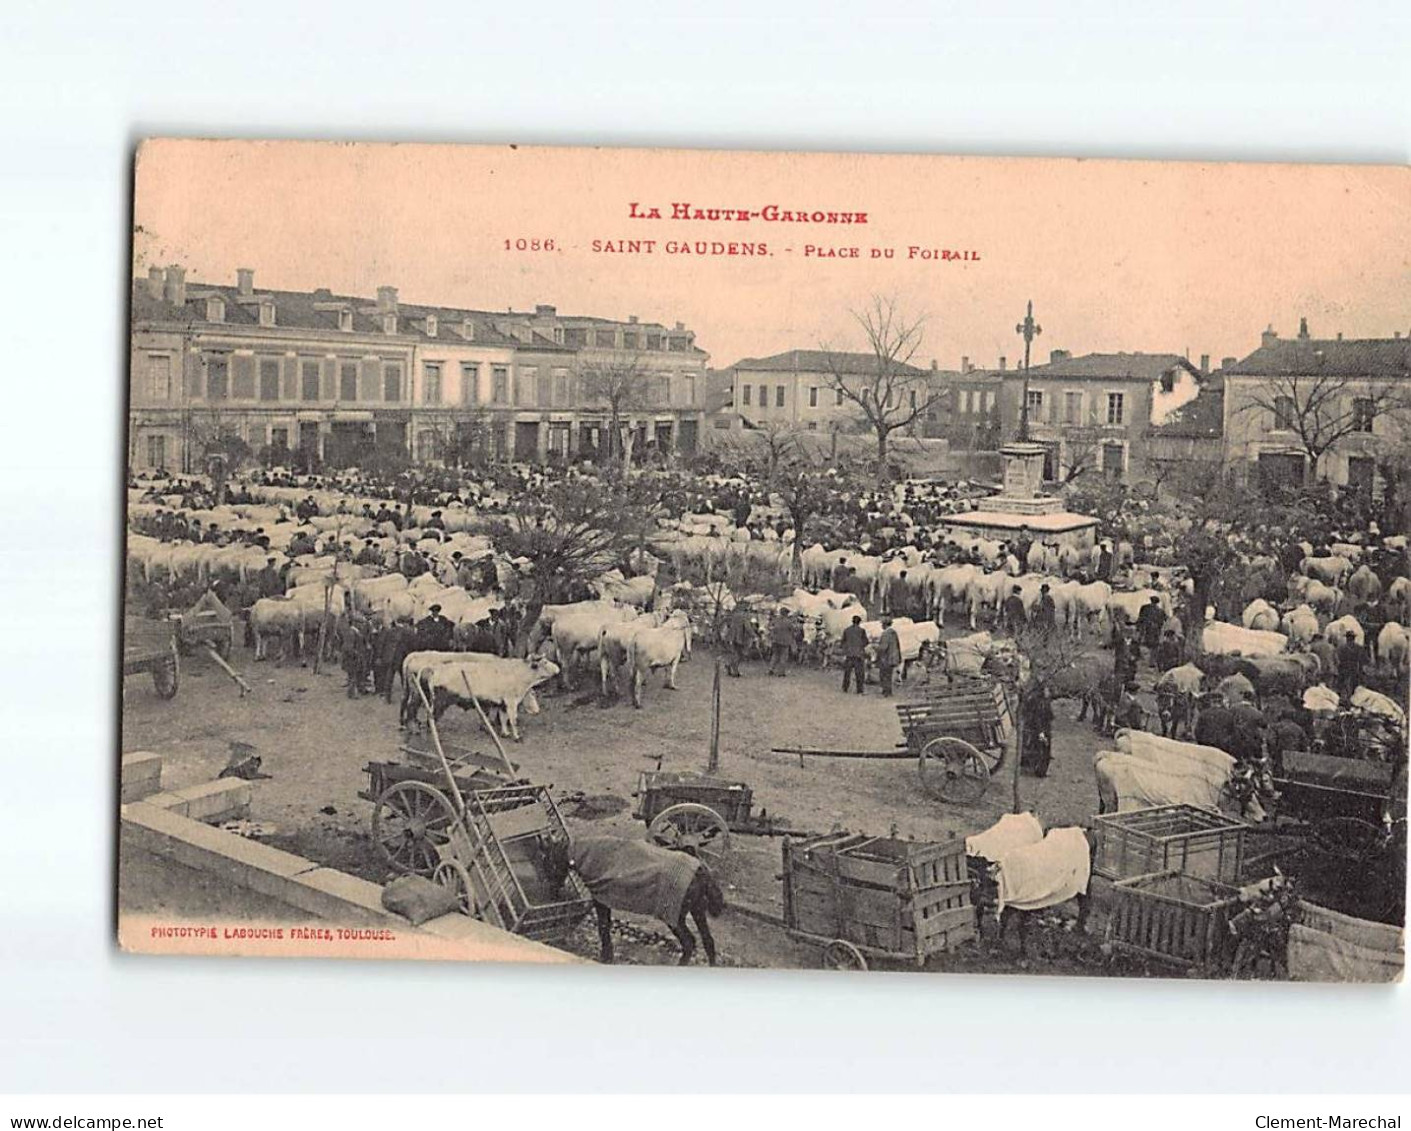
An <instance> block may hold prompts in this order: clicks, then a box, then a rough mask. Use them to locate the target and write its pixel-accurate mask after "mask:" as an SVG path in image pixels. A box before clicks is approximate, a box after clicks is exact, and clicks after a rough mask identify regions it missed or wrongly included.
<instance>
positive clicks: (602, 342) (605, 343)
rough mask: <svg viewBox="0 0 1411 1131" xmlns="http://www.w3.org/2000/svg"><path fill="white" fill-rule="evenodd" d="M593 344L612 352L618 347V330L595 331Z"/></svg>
mask: <svg viewBox="0 0 1411 1131" xmlns="http://www.w3.org/2000/svg"><path fill="white" fill-rule="evenodd" d="M593 344H594V345H595V346H597V347H598V348H599V349H603V350H610V349H613V348H614V347H615V346H616V345H617V331H616V330H595V331H594V332H593Z"/></svg>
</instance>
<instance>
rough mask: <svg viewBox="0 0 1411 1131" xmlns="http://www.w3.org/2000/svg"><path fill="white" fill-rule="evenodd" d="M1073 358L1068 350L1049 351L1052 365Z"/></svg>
mask: <svg viewBox="0 0 1411 1131" xmlns="http://www.w3.org/2000/svg"><path fill="white" fill-rule="evenodd" d="M1072 356H1073V355H1072V354H1071V353H1070V352H1069V351H1068V350H1049V353H1048V360H1049V362H1050V364H1051V363H1053V362H1055V361H1067V360H1068V359H1069V358H1070V357H1072ZM1000 368H1001V369H1003V368H1004V366H1003V365H1001V366H1000Z"/></svg>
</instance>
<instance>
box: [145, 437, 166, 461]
mask: <svg viewBox="0 0 1411 1131" xmlns="http://www.w3.org/2000/svg"><path fill="white" fill-rule="evenodd" d="M166 465H167V438H166V437H165V436H148V437H147V466H148V467H166Z"/></svg>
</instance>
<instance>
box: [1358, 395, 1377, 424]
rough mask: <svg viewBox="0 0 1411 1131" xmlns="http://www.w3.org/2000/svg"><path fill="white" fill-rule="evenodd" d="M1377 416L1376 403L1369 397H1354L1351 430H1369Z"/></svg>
mask: <svg viewBox="0 0 1411 1131" xmlns="http://www.w3.org/2000/svg"><path fill="white" fill-rule="evenodd" d="M1376 418H1377V405H1376V402H1375V401H1374V400H1372V398H1371V397H1355V398H1353V401H1352V430H1353V431H1354V432H1370V431H1371V430H1372V422H1373V421H1374V420H1376Z"/></svg>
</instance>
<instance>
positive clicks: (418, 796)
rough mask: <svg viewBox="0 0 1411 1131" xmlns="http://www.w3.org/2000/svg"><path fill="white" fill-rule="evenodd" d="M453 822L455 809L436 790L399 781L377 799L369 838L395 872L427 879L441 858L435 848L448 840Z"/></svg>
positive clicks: (418, 783) (415, 782)
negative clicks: (413, 874)
mask: <svg viewBox="0 0 1411 1131" xmlns="http://www.w3.org/2000/svg"><path fill="white" fill-rule="evenodd" d="M455 820H456V810H455V806H454V805H452V804H451V799H450V798H449V797H447V796H446V795H445V794H444V793H442V792H441V791H440V790H439V789H437V788H435V787H434V786H430V785H427V784H426V783H425V782H419V781H401V782H398V783H397V784H396V785H394V786H393V787H392V788H391V789H389V790H387V792H386V793H383V794H381V795H379V796H378V798H377V804H376V806H374V808H373V810H372V839H373V842H374V843H375V844H376V845H377V849H378V851H379V852H381V853H382V856H383V859H385V860H386V861H387V863H388V864H390V865H391V866H392V867H393V868H394V869H395V870H396V871H398V872H414V873H415V874H416V875H418V876H430V875H431V874H432V873H433V872H434V871H435V870H436V865H437V863H438V862H439V861H440V859H441V854H440V852H438V851H437V849H438V848H439V847H440V846H441V845H443V844H445V843H446V842H447V841H449V840H450V830H451V825H452V824H453V823H454V821H455Z"/></svg>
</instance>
